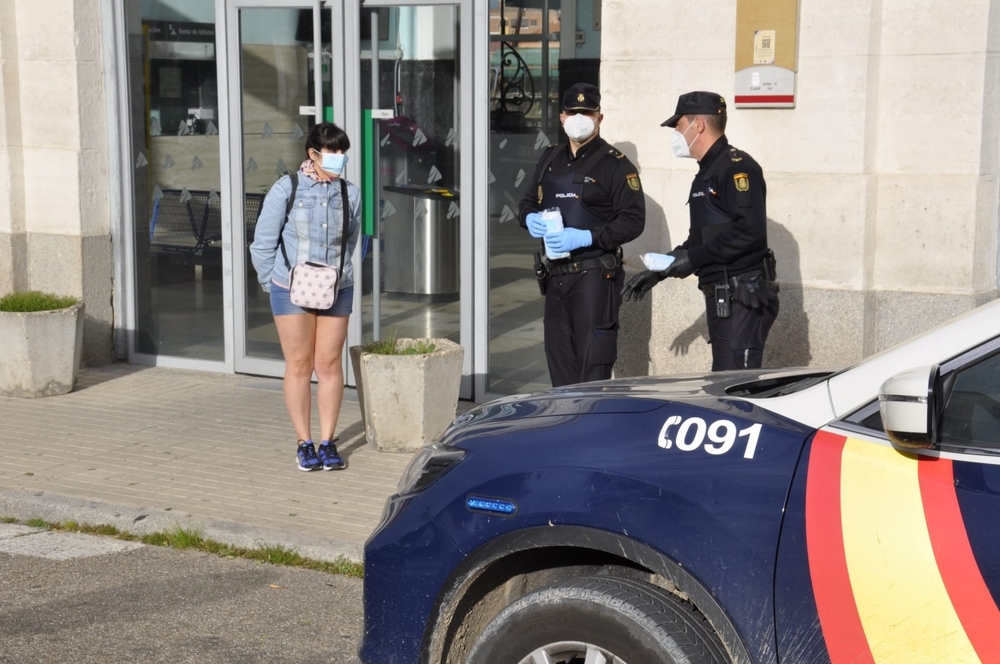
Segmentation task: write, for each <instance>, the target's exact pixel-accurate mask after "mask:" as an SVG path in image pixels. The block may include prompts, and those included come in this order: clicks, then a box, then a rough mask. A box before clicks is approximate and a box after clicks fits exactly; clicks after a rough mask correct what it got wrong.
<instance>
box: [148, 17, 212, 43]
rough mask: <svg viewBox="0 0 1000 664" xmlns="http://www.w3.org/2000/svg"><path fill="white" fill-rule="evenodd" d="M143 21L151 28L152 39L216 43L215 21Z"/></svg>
mask: <svg viewBox="0 0 1000 664" xmlns="http://www.w3.org/2000/svg"><path fill="white" fill-rule="evenodd" d="M143 23H144V24H145V25H146V26H147V27H148V28H149V39H150V41H180V42H184V41H187V42H211V43H213V44H214V43H215V24H214V23H192V22H190V21H143Z"/></svg>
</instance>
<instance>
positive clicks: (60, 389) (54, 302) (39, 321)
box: [0, 291, 83, 397]
mask: <svg viewBox="0 0 1000 664" xmlns="http://www.w3.org/2000/svg"><path fill="white" fill-rule="evenodd" d="M82 311H83V303H82V302H80V301H79V300H78V299H76V298H75V297H63V296H59V295H54V294H52V293H41V292H39V291H27V292H22V293H10V294H8V295H5V296H4V297H2V298H0V339H2V340H3V342H2V343H0V395H3V396H9V397H49V396H55V395H57V394H66V393H67V392H69V391H71V390H72V389H73V386H74V385H75V384H76V375H77V372H78V371H79V369H80V352H81V349H82V346H83V316H82V315H81V313H82Z"/></svg>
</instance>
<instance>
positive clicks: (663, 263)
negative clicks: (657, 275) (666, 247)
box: [639, 254, 674, 272]
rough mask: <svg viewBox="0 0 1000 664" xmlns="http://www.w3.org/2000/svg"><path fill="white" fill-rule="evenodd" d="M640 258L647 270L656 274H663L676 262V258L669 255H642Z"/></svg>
mask: <svg viewBox="0 0 1000 664" xmlns="http://www.w3.org/2000/svg"><path fill="white" fill-rule="evenodd" d="M639 258H641V259H642V264H643V265H645V266H646V269H647V270H652V271H654V272H663V271H664V270H666V269H667V268H668V267H670V264H671V263H673V262H674V257H673V256H671V255H669V254H642V255H641V256H639Z"/></svg>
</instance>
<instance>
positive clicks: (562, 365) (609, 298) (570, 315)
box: [545, 266, 625, 387]
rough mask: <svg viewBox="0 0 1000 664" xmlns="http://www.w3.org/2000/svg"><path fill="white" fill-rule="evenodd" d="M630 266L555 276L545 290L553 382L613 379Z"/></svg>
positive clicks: (547, 344)
mask: <svg viewBox="0 0 1000 664" xmlns="http://www.w3.org/2000/svg"><path fill="white" fill-rule="evenodd" d="M624 281H625V271H624V270H623V269H622V268H621V267H620V266H619V268H618V270H617V272H616V273H615V276H614V278H613V279H608V278H606V277H605V276H604V273H603V271H602V270H601V269H600V268H598V269H593V270H585V271H583V272H578V273H576V274H566V275H553V276H551V277H549V280H548V291H547V292H546V294H545V359H546V360H547V361H548V364H549V377H550V378H551V379H552V386H553V387H559V386H560V385H570V384H572V383H582V382H586V381H591V380H606V379H608V378H611V367H612V366H614V363H615V360H616V359H617V358H618V307H619V306H620V305H621V289H622V285H623V284H624Z"/></svg>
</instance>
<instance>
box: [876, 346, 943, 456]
mask: <svg viewBox="0 0 1000 664" xmlns="http://www.w3.org/2000/svg"><path fill="white" fill-rule="evenodd" d="M940 375H941V368H940V367H939V366H938V365H936V364H935V365H933V366H929V367H920V368H917V369H910V370H908V371H904V372H903V373H898V374H896V375H895V376H893V377H892V378H890V379H889V380H887V381H885V382H884V383H882V387H881V388H880V389H879V391H878V407H879V411H881V413H882V426H883V428H884V429H885V433H886V435H887V436H889V440H891V441H892V444H893V445H896V446H898V447H902V448H905V449H911V450H913V449H932V448H934V447H935V440H936V437H937V397H936V395H937V391H936V386H937V384H938V379H939V378H940Z"/></svg>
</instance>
